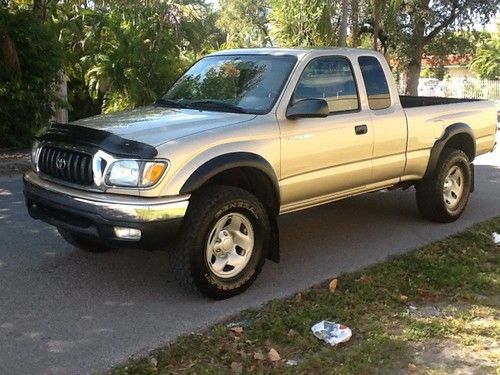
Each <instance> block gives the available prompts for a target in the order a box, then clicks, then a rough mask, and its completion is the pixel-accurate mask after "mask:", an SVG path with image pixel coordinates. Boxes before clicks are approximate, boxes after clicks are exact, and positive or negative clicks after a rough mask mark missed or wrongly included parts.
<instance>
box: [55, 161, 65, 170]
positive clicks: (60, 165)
mask: <svg viewBox="0 0 500 375" xmlns="http://www.w3.org/2000/svg"><path fill="white" fill-rule="evenodd" d="M65 167H66V159H64V158H57V159H56V168H57V169H64V168H65Z"/></svg>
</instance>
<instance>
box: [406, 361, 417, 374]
mask: <svg viewBox="0 0 500 375" xmlns="http://www.w3.org/2000/svg"><path fill="white" fill-rule="evenodd" d="M408 371H409V372H415V371H417V366H416V365H414V364H413V363H408Z"/></svg>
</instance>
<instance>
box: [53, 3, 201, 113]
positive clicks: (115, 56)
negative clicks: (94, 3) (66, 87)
mask: <svg viewBox="0 0 500 375" xmlns="http://www.w3.org/2000/svg"><path fill="white" fill-rule="evenodd" d="M206 15H207V9H206V8H205V7H204V6H203V5H202V4H201V3H198V2H190V3H189V4H184V3H173V2H168V3H166V2H159V1H156V2H151V3H148V4H141V3H137V2H123V3H114V4H113V6H112V7H111V9H110V8H108V7H102V8H99V7H97V8H93V9H86V10H78V11H77V12H76V13H75V11H74V10H73V9H70V10H69V14H67V15H66V17H65V18H66V20H67V21H66V22H61V35H62V40H63V43H65V45H66V46H67V50H68V51H71V52H70V54H68V56H69V64H68V65H69V66H68V73H69V75H70V78H72V79H78V80H80V81H83V82H85V84H86V86H87V88H88V91H89V94H90V97H91V98H92V99H93V100H94V101H95V102H101V103H102V109H103V111H104V112H112V111H116V110H120V109H124V108H131V107H135V106H138V105H144V104H147V103H151V102H152V101H153V100H154V99H155V98H157V97H158V96H159V95H161V94H162V93H163V92H164V91H165V90H166V88H167V87H168V86H169V85H170V84H171V83H172V82H173V81H174V80H175V79H176V77H178V75H179V74H180V73H181V72H182V70H183V69H185V68H186V67H187V65H188V64H189V63H190V62H192V60H193V59H195V58H196V57H197V55H196V53H199V52H202V51H204V50H208V49H210V46H207V44H206V42H203V40H204V39H203V38H202V37H201V36H200V31H201V30H202V27H201V26H203V21H204V19H205V18H206ZM59 19H60V20H61V19H63V17H60V18H59ZM75 31H76V33H75ZM75 36H76V37H75ZM191 40H192V41H193V43H191ZM209 40H210V39H209ZM200 41H202V42H200ZM193 52H195V53H194V54H193ZM182 53H185V54H186V56H189V57H188V58H183V57H182V56H181V54H182Z"/></svg>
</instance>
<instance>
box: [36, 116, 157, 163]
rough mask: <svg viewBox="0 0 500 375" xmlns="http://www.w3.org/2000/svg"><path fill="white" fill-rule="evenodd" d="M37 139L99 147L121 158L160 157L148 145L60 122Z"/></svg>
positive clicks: (102, 131) (153, 148)
mask: <svg viewBox="0 0 500 375" xmlns="http://www.w3.org/2000/svg"><path fill="white" fill-rule="evenodd" d="M37 139H38V140H40V141H42V142H43V141H47V142H57V143H67V144H71V145H76V146H87V147H89V146H90V147H97V148H99V149H101V150H103V151H105V152H108V153H110V154H113V155H117V156H121V157H132V158H140V159H151V158H154V157H155V156H156V155H158V150H156V148H155V147H153V146H151V145H148V144H146V143H141V142H137V141H132V140H130V139H125V138H122V137H120V136H118V135H116V134H113V133H110V132H107V131H104V130H97V129H92V128H87V127H85V126H79V125H70V124H61V123H58V122H53V123H52V124H51V125H50V127H49V128H48V129H47V130H46V131H45V132H44V133H42V134H41V135H40V136H38V137H37Z"/></svg>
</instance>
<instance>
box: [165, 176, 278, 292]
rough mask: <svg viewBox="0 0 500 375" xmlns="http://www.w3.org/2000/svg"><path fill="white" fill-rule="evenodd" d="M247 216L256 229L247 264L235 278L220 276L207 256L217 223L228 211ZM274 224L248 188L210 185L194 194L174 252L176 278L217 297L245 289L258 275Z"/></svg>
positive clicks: (173, 269)
mask: <svg viewBox="0 0 500 375" xmlns="http://www.w3.org/2000/svg"><path fill="white" fill-rule="evenodd" d="M232 213H236V214H239V215H243V216H244V217H246V218H247V219H248V220H249V222H250V223H251V225H252V230H253V231H254V234H255V236H254V238H255V240H254V246H253V250H252V252H251V255H249V258H250V259H249V261H248V263H247V264H246V266H244V268H243V269H242V270H241V272H239V273H238V274H236V275H235V276H234V277H231V278H229V279H228V278H220V277H218V276H217V275H216V274H215V273H214V272H213V271H212V270H211V269H210V266H209V265H208V261H207V260H206V251H207V243H208V241H209V236H210V232H211V231H212V230H213V228H214V226H215V224H216V223H217V222H218V221H219V220H221V218H223V217H224V216H225V215H228V214H232ZM270 228H271V226H270V224H269V218H268V216H267V212H266V210H265V208H264V207H263V205H262V203H261V202H260V201H259V200H258V199H257V198H256V197H255V196H254V195H252V194H250V193H249V192H247V191H246V190H243V189H240V188H236V187H229V186H208V187H206V188H203V189H201V190H200V191H198V192H196V193H194V194H193V195H192V196H191V199H190V204H189V208H188V210H187V212H186V216H185V217H184V220H183V223H182V226H181V229H180V231H179V235H178V238H177V246H176V247H175V249H174V251H171V252H170V262H169V264H170V267H171V272H172V273H173V276H174V278H175V279H176V280H177V281H178V282H179V283H180V284H181V285H182V286H183V287H184V288H186V289H189V290H191V291H199V292H201V293H202V294H203V295H205V296H208V297H210V298H213V299H225V298H229V297H232V296H234V295H237V294H239V293H242V292H243V291H245V290H246V289H247V288H248V287H249V286H250V285H251V284H252V283H253V282H254V281H255V279H256V278H257V276H258V274H259V273H260V271H261V269H262V266H263V265H264V261H265V254H264V251H265V250H264V249H265V247H266V244H267V243H268V241H270V238H271V237H270V233H271V232H270V231H271V229H270Z"/></svg>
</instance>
